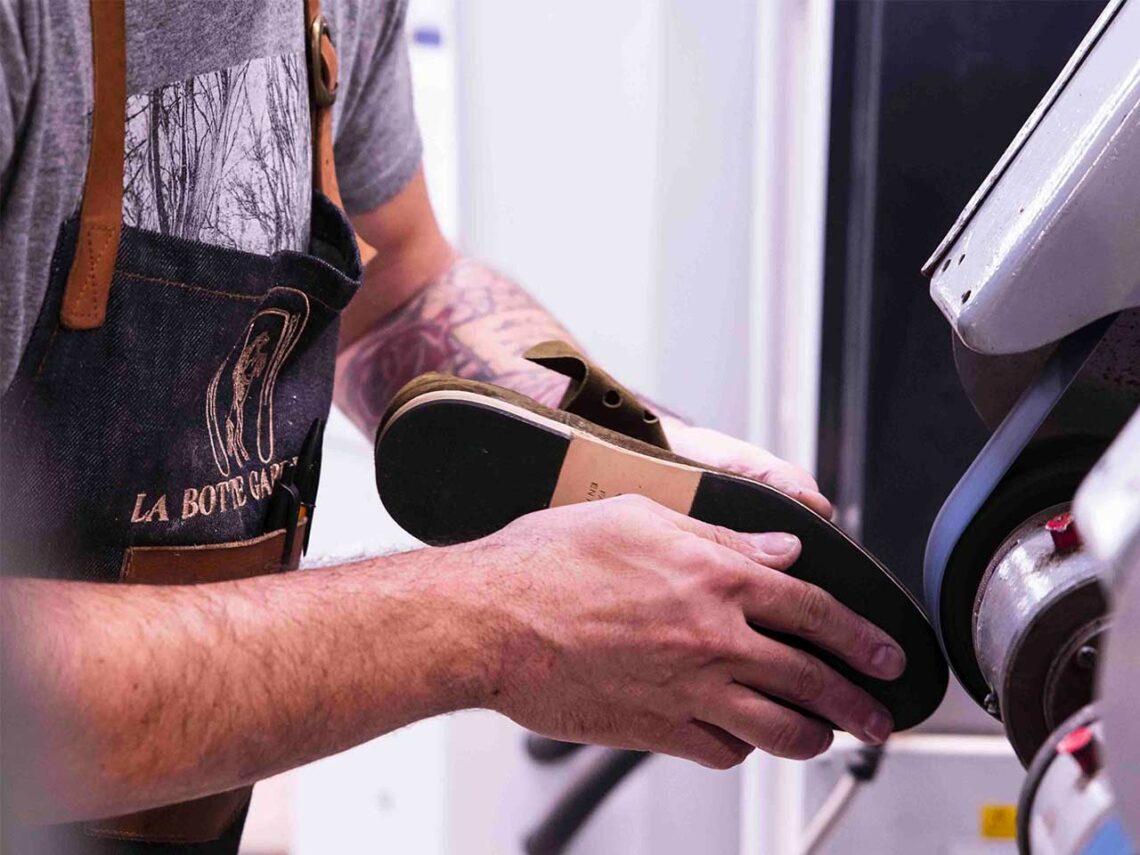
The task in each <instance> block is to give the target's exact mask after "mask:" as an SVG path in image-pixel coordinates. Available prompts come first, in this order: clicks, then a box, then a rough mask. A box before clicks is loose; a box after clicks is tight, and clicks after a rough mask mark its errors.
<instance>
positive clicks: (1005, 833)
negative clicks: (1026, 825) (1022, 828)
mask: <svg viewBox="0 0 1140 855" xmlns="http://www.w3.org/2000/svg"><path fill="white" fill-rule="evenodd" d="M980 819H981V821H980V823H979V826H980V829H981V832H982V837H985V838H986V839H988V840H1016V839H1017V807H1016V806H1015V805H982V814H981V818H980Z"/></svg>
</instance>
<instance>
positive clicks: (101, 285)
mask: <svg viewBox="0 0 1140 855" xmlns="http://www.w3.org/2000/svg"><path fill="white" fill-rule="evenodd" d="M91 55H92V69H93V77H94V99H95V100H94V109H93V110H92V112H91V150H90V151H89V152H88V155H87V178H86V182H85V184H84V186H83V206H82V208H81V210H80V214H79V239H78V243H77V244H76V247H75V259H74V260H73V261H72V263H71V271H70V273H69V274H68V277H67V287H66V289H65V290H64V292H63V305H62V306H61V307H60V311H59V321H60V323H61V324H62V325H63V326H64V327H66V328H68V329H73V330H89V329H94V328H96V327H100V326H102V325H103V319H104V318H105V317H106V314H107V292H108V291H109V290H110V288H111V274H112V273H113V272H114V270H115V256H116V255H117V254H118V249H119V232H120V231H121V229H122V221H123V147H124V144H125V143H124V141H125V139H126V121H127V23H126V2H125V0H91Z"/></svg>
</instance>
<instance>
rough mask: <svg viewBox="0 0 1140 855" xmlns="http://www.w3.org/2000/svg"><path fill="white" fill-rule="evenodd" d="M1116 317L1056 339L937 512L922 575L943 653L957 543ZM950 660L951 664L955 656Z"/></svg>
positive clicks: (945, 650)
mask: <svg viewBox="0 0 1140 855" xmlns="http://www.w3.org/2000/svg"><path fill="white" fill-rule="evenodd" d="M1115 318H1116V315H1110V316H1109V317H1107V318H1102V319H1101V320H1099V321H1094V322H1093V323H1091V324H1089V325H1088V326H1085V327H1083V328H1081V329H1079V330H1077V331H1076V332H1074V333H1072V334H1071V335H1069V336H1067V337H1066V338H1064V339H1062V340H1061V341H1060V342H1059V343H1058V345H1057V348H1056V350H1054V351H1053V353H1052V354H1051V355H1050V357H1049V359H1048V361H1047V362H1046V363H1045V365H1044V366H1043V367H1042V369H1041V373H1040V374H1038V376H1037V377H1036V378H1035V379H1034V381H1033V382H1032V383H1030V384H1029V387H1028V388H1027V389H1026V390H1025V391H1024V392H1023V393H1022V395H1021V397H1020V398H1019V399H1018V401H1017V403H1016V404H1014V405H1013V407H1012V408H1011V409H1010V411H1009V413H1008V414H1007V415H1006V417H1005V418H1004V419H1003V420H1002V423H1001V424H1000V425H998V428H997V430H995V431H994V432H993V435H992V436H991V437H990V438H989V441H988V442H987V443H986V444H985V447H984V448H983V449H982V450H981V452H979V454H978V456H977V457H976V458H974V462H973V463H971V464H970V468H969V469H967V470H966V473H965V474H964V475H963V476H962V477H961V479H960V480H959V481H958V483H957V485H955V487H954V489H953V490H952V491H951V493H950V495H949V496H948V497H947V499H946V501H945V503H943V505H942V508H941V510H939V512H938V516H937V517H936V518H935V520H934V525H933V526H932V527H931V529H930V537H929V538H928V539H927V541H926V555H925V557H924V560H923V572H922V578H923V591H924V593H925V599H926V609H927V613H928V614H929V615H930V622H931V623H932V624H933V625H934V631H935V632H936V633H937V635H938V641H939V643H941V645H942V650H943V652H944V653H948V651H947V645H946V639H945V638H943V637H942V620H941V615H942V611H941V605H942V582H943V576H944V574H945V572H946V567H947V565H948V563H949V561H950V556H951V555H952V554H953V552H954V547H955V546H956V545H957V544H958V541H959V539H960V538H961V537H962V534H963V533H964V532H965V531H966V528H967V527H968V526H969V525H970V522H971V521H972V520H973V519H974V516H975V515H976V514H977V513H978V511H979V510H980V509H981V507H982V505H983V504H984V503H985V501H986V500H987V499H988V498H989V497H990V494H992V493H993V491H994V489H995V488H996V487H997V486H998V484H999V483H1001V480H1002V478H1003V477H1004V476H1005V474H1006V472H1008V471H1009V468H1010V467H1011V466H1012V465H1013V464H1014V463H1015V462H1016V460H1017V458H1018V457H1019V456H1020V454H1021V452H1022V451H1024V450H1025V447H1026V446H1027V445H1028V444H1029V442H1030V440H1032V439H1033V437H1034V435H1035V434H1036V433H1037V431H1038V429H1039V428H1040V427H1041V425H1042V424H1043V423H1044V422H1045V419H1046V418H1048V416H1049V413H1051V412H1052V411H1053V408H1054V407H1055V406H1056V405H1057V402H1058V401H1060V400H1061V398H1062V396H1064V394H1065V390H1066V389H1068V388H1069V384H1071V383H1072V382H1073V380H1074V379H1075V378H1076V376H1077V374H1079V373H1080V370H1081V368H1082V367H1083V366H1084V364H1085V362H1086V360H1087V359H1088V358H1089V356H1090V355H1091V354H1092V352H1093V350H1095V349H1096V346H1097V344H1099V343H1100V340H1101V339H1102V338H1103V337H1104V334H1105V333H1106V332H1107V331H1108V328H1109V327H1110V326H1112V322H1113V320H1115ZM947 658H948V659H949V660H950V664H951V666H953V665H954V660H953V658H952V657H950V656H949V655H947Z"/></svg>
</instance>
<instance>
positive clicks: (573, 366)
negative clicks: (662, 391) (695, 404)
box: [523, 341, 669, 451]
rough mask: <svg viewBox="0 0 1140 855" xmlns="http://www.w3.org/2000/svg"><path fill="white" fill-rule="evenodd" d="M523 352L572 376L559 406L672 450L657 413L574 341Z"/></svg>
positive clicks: (544, 364)
mask: <svg viewBox="0 0 1140 855" xmlns="http://www.w3.org/2000/svg"><path fill="white" fill-rule="evenodd" d="M523 356H524V358H526V359H528V360H530V361H531V362H533V363H535V364H536V365H541V366H542V367H543V368H549V369H550V370H551V371H554V372H557V373H558V374H561V375H563V376H564V377H569V378H570V385H569V386H568V387H567V388H566V394H565V395H563V396H562V401H561V403H560V404H559V405H558V406H559V408H560V409H563V410H565V411H566V412H568V413H573V414H574V415H576V416H580V417H582V418H584V419H586V420H587V421H591V422H593V423H594V424H596V425H600V426H601V427H604V428H609V429H610V430H613V431H617V432H618V433H621V434H625V435H626V436H628V437H632V438H633V439H639V440H641V441H642V442H648V443H649V444H650V445H656V446H657V447H658V448H663V449H665V450H666V451H668V450H669V441H668V440H667V439H666V438H665V429H664V427H662V425H661V420H660V419H659V418H657V414H656V413H654V412H653V411H652V410H650V409H648V408H647V407H646V406H645V405H644V404H642V403H641V401H639V400H638V398H637V396H636V395H635V394H633V392H631V391H629V389H627V388H625V386H623V385H621V384H620V383H619V382H618V381H617V380H615V379H614V378H613V377H611V376H610V375H609V374H607V373H606V372H605V371H603V370H602V369H601V368H599V367H598V366H597V365H595V364H594V363H592V362H590V360H588V359H587V358H586V357H585V356H583V355H582V353H581V352H579V351H578V350H577V348H575V347H574V346H573V345H570V344H567V343H566V342H564V341H544V342H543V343H542V344H538V345H535V346H534V347H532V348H531V349H530V350H528V351H527V352H526V353H524V354H523Z"/></svg>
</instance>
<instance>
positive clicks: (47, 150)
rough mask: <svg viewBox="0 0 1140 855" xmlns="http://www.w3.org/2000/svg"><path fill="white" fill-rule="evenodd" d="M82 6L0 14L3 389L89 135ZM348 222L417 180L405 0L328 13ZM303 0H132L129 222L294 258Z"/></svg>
mask: <svg viewBox="0 0 1140 855" xmlns="http://www.w3.org/2000/svg"><path fill="white" fill-rule="evenodd" d="M89 7H90V3H89V0H0V167H2V168H0V265H2V267H0V277H2V279H0V390H5V389H7V388H8V386H9V384H10V383H11V381H12V377H13V375H14V374H15V372H16V368H17V365H18V364H19V359H20V356H21V354H22V353H23V350H24V347H25V346H26V344H27V341H28V338H29V336H30V335H31V331H32V327H33V325H34V324H35V321H36V317H37V315H38V314H39V312H40V308H41V305H42V303H43V298H44V292H45V290H46V288H47V284H48V271H49V266H50V263H51V257H52V253H53V252H54V251H55V245H56V240H57V238H58V236H59V227H60V224H61V223H63V222H64V221H65V220H67V219H68V218H69V217H71V216H73V215H75V214H76V213H77V212H78V210H79V205H80V202H81V197H82V192H83V179H84V174H85V172H86V168H87V149H88V138H89V135H90V121H91V107H92V96H91V89H92V81H91V22H90V11H89ZM322 11H323V13H324V14H325V16H326V17H327V18H328V20H329V23H330V26H331V28H332V32H333V38H334V40H335V43H336V47H337V55H338V59H339V63H340V87H339V90H338V95H337V102H336V106H335V108H334V113H333V124H334V137H335V154H336V165H337V175H338V178H339V181H340V187H341V192H342V194H343V197H344V204H345V207H346V209H347V210H348V211H349V212H351V213H357V212H363V211H369V210H372V209H373V208H375V207H377V206H378V205H380V204H382V203H383V202H385V201H387V200H388V199H390V198H391V197H392V196H394V195H395V194H396V193H397V192H399V190H400V189H401V188H403V187H404V185H405V184H406V183H407V181H408V180H409V179H410V178H411V177H412V175H413V174H414V173H415V171H416V169H417V167H418V166H419V163H420V155H421V145H420V137H419V131H418V130H417V128H416V123H415V117H414V114H413V110H412V94H411V80H410V76H409V68H408V55H407V44H406V41H405V38H404V33H403V23H404V16H405V11H406V9H405V2H404V0H324V2H323V3H322ZM304 29H305V28H304V3H303V0H127V90H128V102H127V128H126V156H125V164H124V175H123V221H124V223H126V224H127V225H131V226H137V227H140V228H145V229H150V230H154V231H160V232H163V233H166V234H174V235H178V236H180V237H186V238H190V239H193V240H198V241H202V242H204V243H209V244H215V245H219V246H227V247H234V248H238V249H243V250H248V251H251V252H258V253H269V252H273V251H275V250H278V249H286V248H288V249H303V248H304V247H305V246H306V244H307V242H308V227H309V222H308V217H309V202H310V193H311V186H312V185H311V170H312V165H311V157H310V152H311V149H310V128H309V110H308V81H307V77H306V62H305V48H304Z"/></svg>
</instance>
